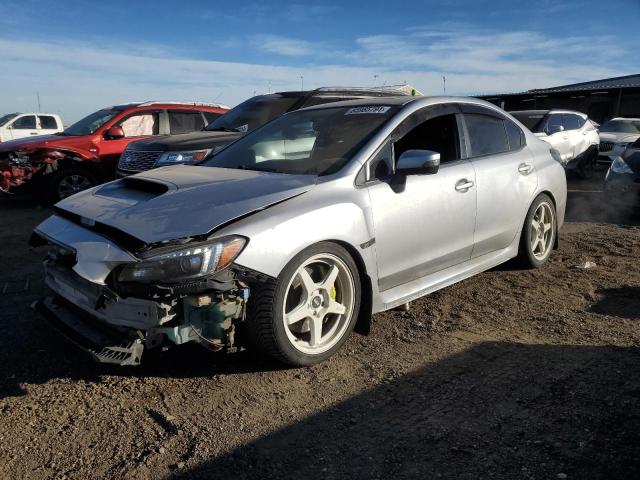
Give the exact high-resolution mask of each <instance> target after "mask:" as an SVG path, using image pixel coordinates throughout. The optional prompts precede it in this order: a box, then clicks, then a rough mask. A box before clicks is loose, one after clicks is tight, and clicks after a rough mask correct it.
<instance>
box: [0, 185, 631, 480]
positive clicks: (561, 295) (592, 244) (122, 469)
mask: <svg viewBox="0 0 640 480" xmlns="http://www.w3.org/2000/svg"><path fill="white" fill-rule="evenodd" d="M579 190H582V191H580V192H573V193H572V194H571V197H570V200H569V201H570V206H571V208H570V211H569V214H568V219H569V220H570V221H569V222H568V223H567V224H566V226H565V228H564V229H563V230H562V232H561V235H560V238H561V246H560V249H559V250H558V251H557V252H555V253H554V254H553V256H552V258H551V262H550V263H549V264H548V265H547V266H545V267H544V268H543V269H541V270H537V271H521V270H517V269H515V268H514V267H512V266H510V265H506V266H503V267H500V268H498V269H494V270H492V271H490V272H486V273H483V274H481V275H478V276H476V277H474V278H472V279H469V280H467V281H464V282H461V283H459V284H457V285H454V286H452V287H449V288H447V289H444V290H442V291H440V292H437V293H435V294H433V295H430V296H428V297H425V298H422V299H420V300H418V301H416V302H414V303H413V304H412V308H411V310H410V311H409V312H400V311H391V312H386V313H383V314H379V315H376V316H375V318H374V328H373V332H372V334H371V335H370V336H368V337H363V336H359V335H354V336H353V337H352V338H351V339H350V340H349V342H348V343H347V344H346V346H345V348H344V349H343V350H342V352H341V353H340V354H338V355H337V356H335V357H334V358H332V359H330V360H329V361H327V362H325V363H323V364H321V365H317V366H315V367H312V368H306V369H298V370H296V369H283V368H282V367H280V366H278V365H276V364H274V363H272V362H270V361H268V360H265V359H263V358H260V357H258V356H255V355H253V354H252V353H251V352H241V353H237V354H228V355H225V354H212V353H209V352H206V351H203V350H199V349H197V348H186V349H183V350H179V351H178V350H176V351H173V352H170V353H169V354H167V355H165V356H162V357H160V358H158V359H154V361H152V362H151V363H149V364H147V365H143V366H142V367H140V368H137V369H130V370H127V369H115V368H105V367H103V366H100V365H96V364H94V363H91V362H90V361H89V360H88V359H87V357H85V356H84V354H82V353H81V352H79V351H78V350H76V349H75V347H72V346H70V345H69V344H68V343H67V342H66V341H65V340H63V339H62V338H61V337H59V336H58V335H57V334H56V333H55V332H54V331H52V330H51V329H50V328H49V327H48V326H47V325H45V324H43V322H42V321H41V320H40V319H39V318H38V317H37V316H36V315H35V314H34V313H33V312H32V311H31V310H30V308H29V304H30V303H31V302H32V301H33V300H35V299H36V298H38V296H39V295H40V294H41V292H42V281H41V279H40V273H39V270H40V265H39V255H38V254H37V253H34V252H31V251H29V249H28V247H27V245H26V240H27V238H28V236H29V233H30V231H31V229H32V228H33V227H34V226H35V225H36V224H37V223H38V222H39V221H41V220H42V219H44V218H45V217H46V216H47V215H49V213H50V212H49V210H47V209H42V208H38V207H36V206H34V205H26V206H25V205H24V204H21V203H16V202H11V203H6V202H5V203H3V204H0V224H1V225H2V227H1V228H0V241H1V242H2V245H3V248H2V251H0V265H2V267H3V268H1V269H0V292H1V295H0V329H1V331H2V333H3V335H2V337H0V478H7V479H12V478H30V479H41V478H78V479H86V478H125V479H126V478H136V479H145V478H154V479H155V478H174V477H178V478H182V477H184V478H191V477H196V478H221V479H223V478H232V477H233V478H238V479H241V478H256V479H258V478H278V479H281V478H289V477H295V478H322V479H332V478H346V477H351V478H366V479H373V478H443V479H445V478H451V479H454V478H455V479H465V478H468V479H478V478H498V479H516V478H518V479H520V478H521V479H557V478H560V479H562V478H569V479H585V478H589V479H631V478H640V369H639V366H640V348H639V347H640V328H639V325H638V323H639V322H640V271H639V269H638V260H639V258H640V241H639V240H640V226H639V225H640V222H639V221H638V219H637V217H636V218H634V217H629V218H628V217H626V216H624V215H622V214H621V213H620V212H617V211H615V210H611V211H609V210H607V209H603V207H602V205H603V202H602V199H601V198H600V193H598V192H593V191H592V190H590V189H582V188H579ZM586 261H590V262H594V263H595V266H594V267H592V268H588V269H580V268H575V266H576V265H579V264H582V263H583V262H586Z"/></svg>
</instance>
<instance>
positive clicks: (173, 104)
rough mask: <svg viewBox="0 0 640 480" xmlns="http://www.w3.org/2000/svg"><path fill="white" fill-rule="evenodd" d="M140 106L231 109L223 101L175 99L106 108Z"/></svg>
mask: <svg viewBox="0 0 640 480" xmlns="http://www.w3.org/2000/svg"><path fill="white" fill-rule="evenodd" d="M140 107H166V108H170V107H187V108H188V107H204V108H223V109H227V110H228V109H229V107H228V106H227V105H223V104H221V103H204V102H174V101H165V100H163V101H160V100H153V101H147V102H129V103H122V104H119V105H113V106H112V107H106V108H115V109H117V110H128V109H130V108H140Z"/></svg>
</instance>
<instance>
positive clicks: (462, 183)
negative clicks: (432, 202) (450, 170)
mask: <svg viewBox="0 0 640 480" xmlns="http://www.w3.org/2000/svg"><path fill="white" fill-rule="evenodd" d="M474 185H475V184H474V183H473V182H472V181H471V180H467V179H466V178H463V179H462V180H458V182H457V183H456V190H457V191H458V192H466V191H467V190H469V189H470V188H471V187H473V186H474Z"/></svg>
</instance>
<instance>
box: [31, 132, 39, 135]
mask: <svg viewBox="0 0 640 480" xmlns="http://www.w3.org/2000/svg"><path fill="white" fill-rule="evenodd" d="M37 134H38V132H31V133H30V134H29V135H37Z"/></svg>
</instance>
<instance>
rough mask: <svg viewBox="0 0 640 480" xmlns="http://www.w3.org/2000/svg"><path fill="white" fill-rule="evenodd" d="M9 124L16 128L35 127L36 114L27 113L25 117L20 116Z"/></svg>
mask: <svg viewBox="0 0 640 480" xmlns="http://www.w3.org/2000/svg"><path fill="white" fill-rule="evenodd" d="M11 126H12V127H13V128H15V129H16V130H30V129H33V128H36V116H35V115H27V116H25V117H20V118H18V119H17V120H16V121H15V122H13V124H12V125H11Z"/></svg>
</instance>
